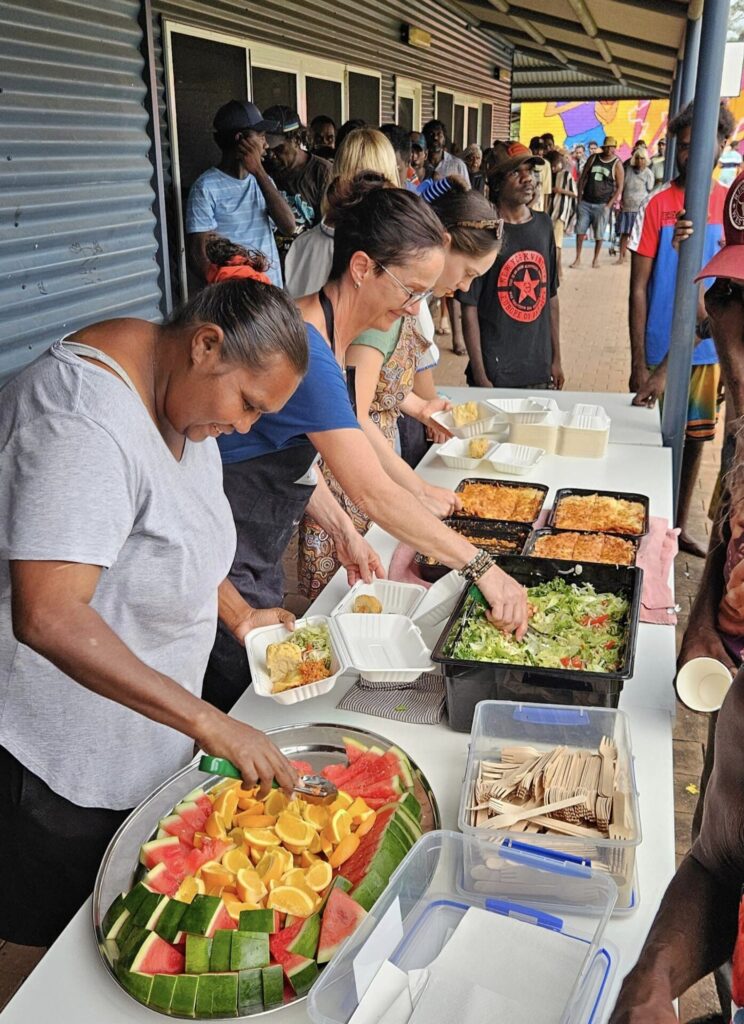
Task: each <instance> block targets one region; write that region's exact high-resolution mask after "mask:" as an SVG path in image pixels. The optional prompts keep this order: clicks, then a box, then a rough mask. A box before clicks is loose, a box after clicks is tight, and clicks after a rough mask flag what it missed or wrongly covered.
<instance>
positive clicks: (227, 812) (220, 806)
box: [214, 789, 239, 829]
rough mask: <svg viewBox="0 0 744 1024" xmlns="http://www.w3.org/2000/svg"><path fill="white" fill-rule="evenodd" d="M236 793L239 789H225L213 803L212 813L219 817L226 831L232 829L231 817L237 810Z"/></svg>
mask: <svg viewBox="0 0 744 1024" xmlns="http://www.w3.org/2000/svg"><path fill="white" fill-rule="evenodd" d="M238 793H239V789H226V790H225V791H224V793H220V795H219V796H218V797H217V799H216V800H215V802H214V813H215V814H219V815H220V817H221V818H222V820H223V821H224V822H225V828H226V829H231V828H232V825H233V817H234V816H235V812H236V811H237V809H238Z"/></svg>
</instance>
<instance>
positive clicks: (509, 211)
mask: <svg viewBox="0 0 744 1024" xmlns="http://www.w3.org/2000/svg"><path fill="white" fill-rule="evenodd" d="M543 162H544V161H543V160H542V158H541V157H535V156H533V155H532V153H531V152H530V151H529V149H527V147H526V146H523V145H522V144H521V143H519V142H513V143H511V144H510V145H509V146H508V147H507V148H506V155H505V156H504V158H503V159H502V160H501V161H500V162H499V163H498V164H497V165H496V167H495V169H494V170H493V171H492V173H491V176H490V178H489V182H488V183H489V188H490V195H491V200H492V202H493V203H494V205H495V206H496V208H497V210H498V212H499V216H500V217H501V218H502V219H503V221H504V237H503V242H502V246H501V250H500V252H499V255H498V256H497V258H496V262H495V263H494V265H493V266H492V267H491V269H490V270H489V271H487V272H486V273H485V274H484V275H483V276H482V277H478V278H476V279H475V281H473V283H472V285H471V286H470V289H469V290H468V291H467V292H458V293H457V298H458V299H459V300H460V302H461V303H462V326H463V334H464V336H465V344H466V346H467V349H468V355H469V356H470V362H469V364H468V367H467V370H466V377H467V381H468V384H469V385H470V386H471V387H483V388H492V387H499V388H530V389H535V388H562V387H563V380H564V378H563V370H562V369H561V354H560V340H559V309H558V267H557V261H556V251H555V240H554V238H553V224H552V221H551V219H550V217H549V216H548V214H546V213H537V212H535V211H533V210H531V209H530V206H529V204H530V203H531V201H532V199H533V196H534V192H535V177H534V174H533V170H532V169H533V166H534V165H535V164H542V163H543Z"/></svg>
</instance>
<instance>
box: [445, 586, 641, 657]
mask: <svg viewBox="0 0 744 1024" xmlns="http://www.w3.org/2000/svg"><path fill="white" fill-rule="evenodd" d="M527 601H528V607H529V609H530V620H529V622H530V624H529V630H528V632H527V635H526V636H525V637H524V639H522V640H516V639H515V638H514V636H513V635H511V634H506V633H503V632H502V631H501V630H500V629H497V628H496V627H495V626H493V625H492V624H491V623H490V622H489V621H488V619H487V618H486V615H485V609H484V608H483V606H482V605H481V604H480V603H479V602H478V601H476V600H474V599H473V598H472V597H469V598H468V600H467V601H466V602H465V604H464V605H463V613H462V616H461V617H460V620H459V621H458V622H457V623H456V624H455V627H454V628H453V630H452V632H451V633H450V636H449V638H448V641H447V646H446V648H445V650H446V653H447V655H448V656H450V657H452V658H457V659H458V660H461V661H493V662H506V663H510V664H515V665H535V666H539V667H541V668H557V669H561V668H570V669H584V670H585V671H588V672H615V671H617V670H618V669H619V668H620V667H621V665H622V662H623V655H624V650H625V642H626V635H627V622H628V610H629V605H628V601H627V599H626V598H625V597H622V596H621V595H619V594H598V593H597V592H596V591H595V589H594V587H593V586H592V585H591V584H589V583H584V584H581V585H577V584H575V583H567V582H566V581H565V580H563V579H560V578H556V579H554V580H551V581H550V582H549V583H541V584H539V586H536V587H529V588H528V590H527Z"/></svg>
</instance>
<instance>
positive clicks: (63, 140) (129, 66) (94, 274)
mask: <svg viewBox="0 0 744 1024" xmlns="http://www.w3.org/2000/svg"><path fill="white" fill-rule="evenodd" d="M139 13H140V5H139V3H138V2H137V0H86V2H75V0H43V2H42V3H34V2H32V0H13V2H6V0H0V138H1V139H2V143H1V144H0V145H1V147H2V148H1V149H0V157H1V159H0V195H1V196H2V200H1V202H0V379H2V378H4V377H7V376H9V375H10V374H12V373H14V372H17V371H18V370H19V369H20V368H21V367H22V366H23V365H25V364H26V363H27V362H29V361H30V360H31V359H32V358H34V357H35V356H36V355H38V354H39V352H41V351H42V350H43V349H44V348H46V347H47V346H48V345H49V344H50V343H51V342H52V341H53V340H54V339H55V338H57V337H59V336H60V335H61V334H63V333H65V332H66V331H70V330H74V329H76V328H77V327H79V326H81V325H83V324H85V323H89V322H91V321H93V320H95V319H101V318H104V317H108V316H141V317H146V318H155V317H157V316H158V315H159V312H160V298H161V296H160V289H159V286H158V265H157V260H156V255H157V247H156V242H155V236H154V233H153V231H154V226H155V219H154V216H153V212H152V204H153V200H154V195H153V190H152V186H151V179H152V174H153V168H152V164H151V162H150V152H149V150H150V143H149V139H148V136H147V114H146V112H145V110H144V107H143V100H144V97H145V86H144V83H143V78H142V71H143V60H142V56H141V53H140V44H141V38H142V34H141V31H140V27H139V22H138V18H139Z"/></svg>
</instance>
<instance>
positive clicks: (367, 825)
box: [354, 811, 377, 839]
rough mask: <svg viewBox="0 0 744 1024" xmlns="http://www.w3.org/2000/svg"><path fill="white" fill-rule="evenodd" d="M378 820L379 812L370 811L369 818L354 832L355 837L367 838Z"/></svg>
mask: <svg viewBox="0 0 744 1024" xmlns="http://www.w3.org/2000/svg"><path fill="white" fill-rule="evenodd" d="M376 818H377V811H370V814H369V815H368V817H366V818H365V819H364V821H362V822H360V824H359V825H357V827H356V829H355V830H354V835H355V836H359V838H360V839H361V837H362V836H366V835H367V833H368V832H369V831H370V829H371V828H372V826H373V825H374V823H375V819H376Z"/></svg>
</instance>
